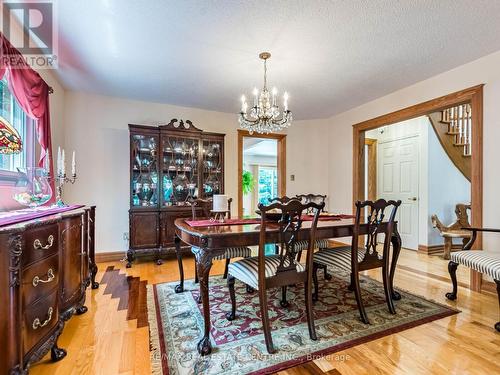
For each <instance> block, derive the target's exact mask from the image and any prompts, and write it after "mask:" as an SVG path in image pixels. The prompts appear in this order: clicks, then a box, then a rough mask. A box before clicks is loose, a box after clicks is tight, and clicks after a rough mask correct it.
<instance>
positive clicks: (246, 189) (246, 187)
mask: <svg viewBox="0 0 500 375" xmlns="http://www.w3.org/2000/svg"><path fill="white" fill-rule="evenodd" d="M241 181H242V183H241V186H242V190H243V194H244V195H247V194H248V193H250V192H251V191H252V190H253V185H254V179H253V174H252V173H251V172H249V171H243V174H242V175H241Z"/></svg>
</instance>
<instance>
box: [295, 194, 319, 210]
mask: <svg viewBox="0 0 500 375" xmlns="http://www.w3.org/2000/svg"><path fill="white" fill-rule="evenodd" d="M326 197H327V196H326V195H321V194H297V195H296V196H295V198H297V199H300V201H301V202H302V203H304V204H306V203H309V202H314V203H318V204H321V203H325V201H326ZM323 211H324V209H323ZM308 213H309V212H308Z"/></svg>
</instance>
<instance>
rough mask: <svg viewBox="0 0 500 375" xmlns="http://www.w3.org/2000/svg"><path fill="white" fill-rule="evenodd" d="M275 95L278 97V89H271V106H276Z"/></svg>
mask: <svg viewBox="0 0 500 375" xmlns="http://www.w3.org/2000/svg"><path fill="white" fill-rule="evenodd" d="M276 95H278V89H277V88H276V87H273V106H275V105H276Z"/></svg>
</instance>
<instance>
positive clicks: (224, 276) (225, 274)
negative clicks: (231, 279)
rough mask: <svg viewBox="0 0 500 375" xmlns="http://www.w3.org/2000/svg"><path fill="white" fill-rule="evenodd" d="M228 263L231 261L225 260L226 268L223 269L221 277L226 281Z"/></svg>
mask: <svg viewBox="0 0 500 375" xmlns="http://www.w3.org/2000/svg"><path fill="white" fill-rule="evenodd" d="M230 261H231V259H229V258H226V267H225V268H224V275H223V276H222V278H223V279H227V270H228V268H229V262H230Z"/></svg>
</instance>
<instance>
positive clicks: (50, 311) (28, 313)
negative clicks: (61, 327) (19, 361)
mask: <svg viewBox="0 0 500 375" xmlns="http://www.w3.org/2000/svg"><path fill="white" fill-rule="evenodd" d="M58 309H59V306H58V304H57V289H54V291H53V292H52V293H51V294H50V295H48V296H47V297H45V298H43V299H41V300H38V301H36V302H35V303H33V304H31V305H28V306H26V308H25V310H24V312H23V316H24V327H23V349H24V353H25V354H26V353H28V352H29V351H30V350H31V349H32V348H33V347H34V346H35V345H36V344H37V343H38V342H40V340H41V339H42V338H43V337H44V336H45V335H46V334H48V333H49V332H50V331H51V330H52V328H54V326H55V325H56V324H57V322H58V320H59V314H58Z"/></svg>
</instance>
